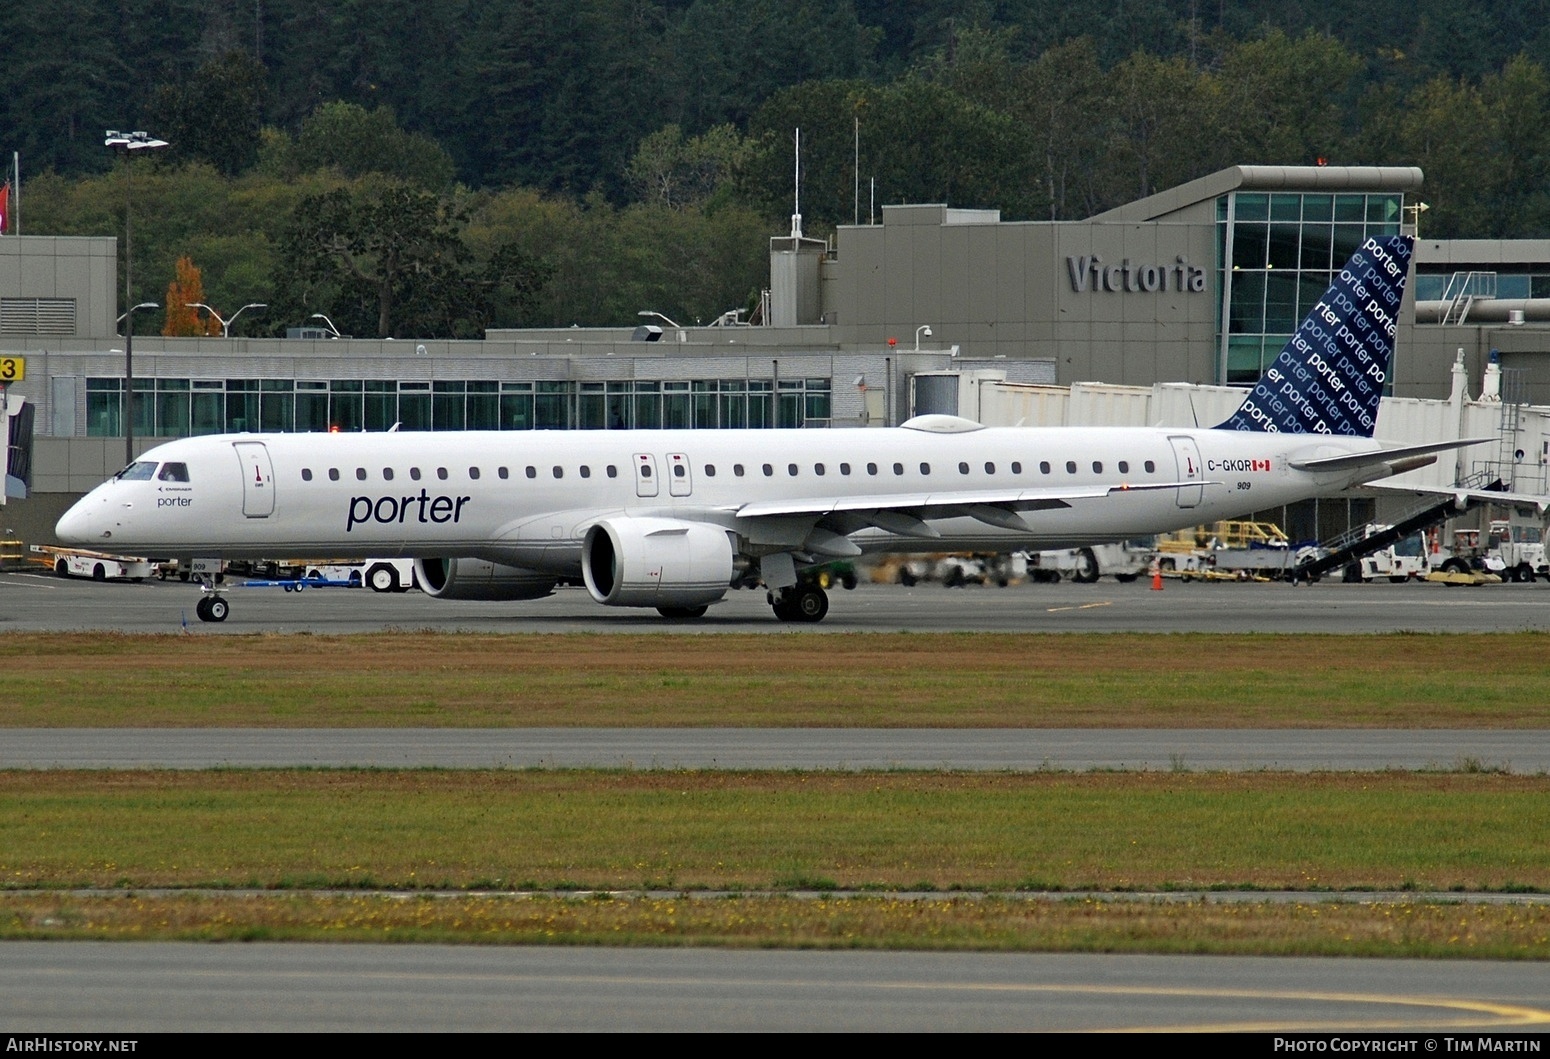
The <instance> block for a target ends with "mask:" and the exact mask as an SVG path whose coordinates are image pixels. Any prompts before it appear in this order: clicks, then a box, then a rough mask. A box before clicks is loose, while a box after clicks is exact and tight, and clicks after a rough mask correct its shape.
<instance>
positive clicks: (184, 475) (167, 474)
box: [156, 463, 188, 482]
mask: <svg viewBox="0 0 1550 1059" xmlns="http://www.w3.org/2000/svg"><path fill="white" fill-rule="evenodd" d="M156 480H157V481H159V482H186V481H188V464H186V463H164V464H162V465H161V473H160V474H158V475H157V476H156Z"/></svg>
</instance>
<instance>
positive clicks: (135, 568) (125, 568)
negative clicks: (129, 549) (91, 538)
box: [32, 544, 155, 581]
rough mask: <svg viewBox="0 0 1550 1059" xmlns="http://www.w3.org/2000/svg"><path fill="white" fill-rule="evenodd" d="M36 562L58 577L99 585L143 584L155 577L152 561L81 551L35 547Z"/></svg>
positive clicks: (44, 546)
mask: <svg viewBox="0 0 1550 1059" xmlns="http://www.w3.org/2000/svg"><path fill="white" fill-rule="evenodd" d="M32 552H33V561H35V562H38V563H40V564H43V565H47V566H48V567H49V568H50V569H51V570H53V571H54V573H55V574H56V575H57V576H59V577H89V578H92V579H93V580H96V581H109V580H113V581H144V580H145V579H146V578H147V577H150V576H151V575H152V574H153V573H155V566H154V565H153V564H152V563H151V561H150V560H149V559H138V558H134V557H132V556H127V555H110V554H108V553H106V552H93V551H85V550H82V549H78V548H54V547H50V546H49V545H46V544H34V545H33V546H32Z"/></svg>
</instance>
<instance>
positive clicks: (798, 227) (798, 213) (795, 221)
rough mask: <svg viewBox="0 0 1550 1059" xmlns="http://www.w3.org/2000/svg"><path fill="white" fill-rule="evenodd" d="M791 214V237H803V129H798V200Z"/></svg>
mask: <svg viewBox="0 0 1550 1059" xmlns="http://www.w3.org/2000/svg"><path fill="white" fill-rule="evenodd" d="M794 208H795V212H793V213H792V214H791V238H793V239H800V238H802V130H801V128H800V127H799V128H798V129H797V152H796V201H795V204H794Z"/></svg>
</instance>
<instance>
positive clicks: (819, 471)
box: [813, 463, 823, 478]
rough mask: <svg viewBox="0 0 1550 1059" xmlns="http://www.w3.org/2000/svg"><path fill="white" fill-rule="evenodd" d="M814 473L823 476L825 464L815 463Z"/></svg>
mask: <svg viewBox="0 0 1550 1059" xmlns="http://www.w3.org/2000/svg"><path fill="white" fill-rule="evenodd" d="M813 473H814V474H816V475H818V476H819V477H820V478H821V477H823V464H821V463H815V464H813Z"/></svg>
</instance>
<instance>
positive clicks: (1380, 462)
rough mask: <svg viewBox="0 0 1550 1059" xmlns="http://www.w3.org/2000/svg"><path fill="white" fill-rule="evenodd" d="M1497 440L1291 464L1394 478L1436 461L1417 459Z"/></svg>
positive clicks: (1352, 454)
mask: <svg viewBox="0 0 1550 1059" xmlns="http://www.w3.org/2000/svg"><path fill="white" fill-rule="evenodd" d="M1494 440H1496V439H1494V438H1459V439H1457V440H1455V441H1433V442H1428V443H1427V444H1425V445H1402V446H1400V447H1398V448H1392V449H1373V450H1372V451H1370V452H1348V453H1345V454H1343V455H1340V456H1316V457H1313V458H1311V459H1298V458H1297V457H1295V456H1294V457H1292V458H1291V459H1290V460H1288V461H1287V462H1288V463H1289V464H1291V466H1292V467H1293V468H1295V469H1297V470H1299V471H1315V472H1317V471H1331V472H1333V471H1355V470H1360V469H1361V468H1363V467H1382V466H1388V467H1390V468H1392V469H1391V470H1390V471H1389V473H1390V474H1403V473H1404V472H1405V471H1412V470H1415V469H1416V468H1417V467H1425V466H1426V465H1427V464H1428V463H1431V462H1433V461H1432V460H1421V461H1420V462H1412V461H1414V460H1416V458H1417V457H1421V456H1433V459H1435V456H1434V454H1435V453H1438V452H1447V451H1448V450H1450V449H1463V448H1468V447H1469V446H1470V445H1483V444H1485V443H1486V442H1487V441H1494Z"/></svg>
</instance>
